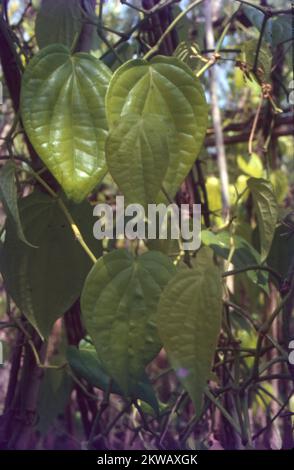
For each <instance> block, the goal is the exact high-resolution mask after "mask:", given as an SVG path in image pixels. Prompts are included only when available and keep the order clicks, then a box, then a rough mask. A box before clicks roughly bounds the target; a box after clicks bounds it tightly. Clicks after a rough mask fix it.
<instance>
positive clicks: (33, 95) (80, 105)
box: [21, 45, 110, 202]
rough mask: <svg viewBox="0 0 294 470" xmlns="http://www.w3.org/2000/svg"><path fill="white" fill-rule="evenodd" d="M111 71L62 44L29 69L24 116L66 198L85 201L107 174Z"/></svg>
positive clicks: (23, 97)
mask: <svg viewBox="0 0 294 470" xmlns="http://www.w3.org/2000/svg"><path fill="white" fill-rule="evenodd" d="M109 80H110V71H109V69H108V68H107V67H106V66H105V65H104V64H103V63H102V62H100V61H99V60H98V59H96V58H94V57H92V56H91V55H89V54H85V53H77V54H74V55H70V52H69V50H68V49H67V48H66V47H65V46H62V45H52V46H48V47H46V48H45V49H43V50H42V51H41V52H39V53H38V54H37V55H36V56H35V57H34V58H33V59H32V61H31V62H30V63H29V65H28V67H27V68H26V70H25V73H24V76H23V81H22V91H21V113H22V119H23V124H24V127H25V130H26V132H27V134H28V136H29V139H30V141H31V142H32V144H33V146H34V148H35V150H36V151H37V153H38V154H39V155H40V157H41V159H42V160H43V162H44V163H45V165H46V166H47V167H48V168H49V170H50V171H51V172H52V174H53V175H54V176H55V178H56V179H57V181H58V182H59V183H60V185H61V186H62V188H63V189H64V191H65V193H66V194H67V196H68V197H69V198H71V199H73V200H74V201H76V202H80V201H82V200H83V199H84V198H85V197H86V196H87V195H88V194H89V192H90V191H91V190H92V189H93V188H94V187H95V186H96V185H97V184H98V183H99V181H100V180H101V179H102V178H103V177H104V175H105V173H106V164H105V150H104V147H105V140H106V136H107V122H106V116H105V103H104V99H105V93H106V89H107V86H108V83H109Z"/></svg>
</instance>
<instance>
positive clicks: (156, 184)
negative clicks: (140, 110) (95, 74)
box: [106, 114, 177, 207]
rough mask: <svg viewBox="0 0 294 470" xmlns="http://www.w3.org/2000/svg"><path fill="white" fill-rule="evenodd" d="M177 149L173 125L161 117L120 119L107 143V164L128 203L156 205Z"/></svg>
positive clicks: (135, 116)
mask: <svg viewBox="0 0 294 470" xmlns="http://www.w3.org/2000/svg"><path fill="white" fill-rule="evenodd" d="M176 148H177V140H176V136H175V133H174V132H173V127H172V123H170V122H169V121H167V120H165V118H163V117H162V116H159V115H158V114H147V115H142V116H141V115H137V114H128V115H126V116H123V118H122V119H121V120H120V121H119V122H118V125H117V126H115V127H114V128H113V129H112V131H111V132H110V134H109V136H108V139H107V141H106V161H107V167H108V170H109V172H110V174H111V176H112V177H113V179H114V181H115V182H116V184H117V185H118V187H119V189H120V190H121V191H122V193H123V194H124V196H125V198H126V201H127V202H128V203H137V204H142V205H143V206H144V207H146V206H147V204H148V203H153V202H156V199H157V197H158V195H159V192H160V191H161V185H162V182H163V179H164V176H165V174H166V171H167V168H168V164H169V161H170V160H171V155H172V153H173V152H174V150H175V149H176Z"/></svg>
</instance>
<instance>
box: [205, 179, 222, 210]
mask: <svg viewBox="0 0 294 470" xmlns="http://www.w3.org/2000/svg"><path fill="white" fill-rule="evenodd" d="M206 190H207V197H208V204H209V210H210V211H211V212H214V213H219V215H220V214H221V210H222V196H221V185H220V180H219V178H216V176H208V178H207V180H206Z"/></svg>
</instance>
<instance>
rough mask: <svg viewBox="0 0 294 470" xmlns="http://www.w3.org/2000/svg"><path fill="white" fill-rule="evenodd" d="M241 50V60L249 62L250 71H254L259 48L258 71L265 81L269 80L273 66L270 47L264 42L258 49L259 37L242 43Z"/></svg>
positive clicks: (261, 78)
mask: <svg viewBox="0 0 294 470" xmlns="http://www.w3.org/2000/svg"><path fill="white" fill-rule="evenodd" d="M241 50H242V53H241V61H242V62H244V63H246V64H247V66H248V68H249V72H252V70H253V68H254V64H255V58H256V53H257V51H258V50H259V53H258V63H257V71H256V73H257V75H258V77H259V79H260V80H261V81H262V82H263V83H264V82H269V81H270V75H271V66H272V54H271V51H270V49H269V47H268V46H267V45H266V44H264V45H263V46H262V47H260V48H259V49H258V39H250V40H249V41H246V42H244V43H243V44H242V46H241Z"/></svg>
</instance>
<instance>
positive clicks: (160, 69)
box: [106, 56, 208, 196]
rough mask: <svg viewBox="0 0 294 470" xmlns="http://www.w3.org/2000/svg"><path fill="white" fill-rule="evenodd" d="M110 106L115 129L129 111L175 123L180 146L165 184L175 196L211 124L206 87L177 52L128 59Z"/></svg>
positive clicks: (114, 79) (112, 88) (109, 99)
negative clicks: (203, 87) (146, 58)
mask: <svg viewBox="0 0 294 470" xmlns="http://www.w3.org/2000/svg"><path fill="white" fill-rule="evenodd" d="M106 110H107V117H108V122H109V126H110V128H112V127H114V126H115V125H116V124H117V123H118V121H119V119H122V118H124V116H126V115H128V114H138V115H142V116H145V115H148V114H158V115H159V116H160V117H162V118H165V119H167V120H168V121H169V122H170V123H171V124H170V125H171V128H172V132H173V133H175V137H176V143H177V149H176V151H174V152H172V155H171V159H170V161H169V163H168V170H167V174H166V176H165V178H164V182H163V185H164V187H165V189H166V191H167V192H168V193H169V195H170V196H173V195H174V194H175V193H176V191H177V189H178V188H179V186H180V184H181V183H182V181H183V180H184V178H185V177H186V175H187V174H188V172H189V170H190V169H191V167H192V165H193V163H194V161H195V160H196V158H197V156H198V154H199V152H200V149H201V147H202V144H203V140H204V137H205V133H206V128H207V118H208V112H207V104H206V100H205V96H204V92H203V90H202V86H201V83H200V81H199V80H198V79H197V78H196V77H195V76H194V75H193V73H192V71H191V69H190V68H189V67H188V66H186V65H185V64H184V63H182V62H181V61H180V60H178V59H176V58H174V57H163V56H158V57H155V58H154V59H152V60H151V61H150V62H147V61H145V60H131V61H129V62H126V63H125V64H124V65H122V66H121V67H120V68H119V69H118V70H117V71H116V72H115V73H114V75H113V77H112V80H111V83H110V86H109V89H108V91H107V95H106Z"/></svg>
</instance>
